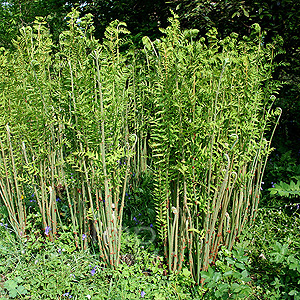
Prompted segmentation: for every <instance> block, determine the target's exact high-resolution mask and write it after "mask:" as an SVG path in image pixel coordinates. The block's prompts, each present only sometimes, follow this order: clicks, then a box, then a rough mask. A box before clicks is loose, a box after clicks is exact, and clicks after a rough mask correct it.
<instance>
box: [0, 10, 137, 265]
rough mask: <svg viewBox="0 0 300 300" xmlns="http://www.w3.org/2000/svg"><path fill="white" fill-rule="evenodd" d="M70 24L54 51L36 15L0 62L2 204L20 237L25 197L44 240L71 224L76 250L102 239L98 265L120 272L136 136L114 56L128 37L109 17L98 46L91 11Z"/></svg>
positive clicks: (124, 70)
mask: <svg viewBox="0 0 300 300" xmlns="http://www.w3.org/2000/svg"><path fill="white" fill-rule="evenodd" d="M67 19H68V26H69V29H68V30H67V31H64V32H62V34H61V35H60V43H59V46H58V47H57V48H55V47H54V45H53V43H52V41H51V38H50V36H49V34H48V32H47V29H46V28H45V26H44V22H43V20H42V19H37V21H36V25H35V26H34V28H31V27H27V28H23V29H22V30H21V35H20V36H19V38H18V39H17V40H16V41H15V46H16V48H17V49H16V51H15V53H12V54H9V53H4V54H3V56H2V57H1V58H2V60H3V61H5V60H6V62H7V63H8V66H5V67H4V68H3V69H1V72H2V75H3V78H2V82H1V84H2V85H3V86H5V89H4V92H3V94H2V97H1V105H2V108H3V110H2V113H1V126H2V128H3V130H2V131H1V135H2V137H1V138H2V139H3V141H2V142H1V153H2V156H1V161H0V162H1V171H2V173H1V178H0V179H1V199H2V200H3V201H4V204H5V206H6V207H7V209H8V213H9V215H10V218H11V222H12V223H15V224H16V226H17V232H18V233H19V235H21V233H22V235H26V233H25V232H24V230H25V228H26V205H25V200H26V199H25V198H26V197H28V191H31V192H32V193H33V199H34V201H36V205H35V209H36V210H37V211H38V212H40V214H41V215H42V220H43V224H41V227H42V228H43V230H44V231H45V235H46V236H49V237H50V238H51V239H52V240H55V238H56V236H57V235H58V234H59V232H62V231H64V230H65V228H66V225H70V226H71V228H72V231H73V233H74V239H75V241H76V245H77V247H79V248H86V247H87V242H88V240H89V239H90V238H94V239H96V240H98V244H99V249H100V256H101V258H102V260H103V261H104V262H105V263H107V264H109V265H111V266H114V267H116V266H117V265H118V263H119V252H120V241H121V232H122V214H123V208H124V201H125V192H126V188H127V181H128V174H129V168H130V164H131V163H130V159H131V157H132V155H133V149H134V147H135V144H136V140H137V136H136V135H135V134H133V135H132V134H131V129H130V128H129V125H128V111H129V107H130V106H131V97H130V95H131V93H132V87H131V86H132V83H131V82H132V80H131V79H130V77H131V76H132V72H133V71H132V68H131V67H130V66H128V65H126V64H127V61H126V59H127V58H126V57H125V56H124V55H123V54H121V53H120V50H119V49H120V47H121V46H123V45H125V43H126V39H125V38H124V37H125V35H126V34H128V33H129V32H128V30H127V29H126V27H125V26H126V25H125V24H124V23H122V22H119V21H114V22H112V23H111V25H110V26H109V27H108V28H107V31H106V33H105V39H104V41H103V44H99V43H98V42H97V41H96V40H95V39H94V38H93V36H92V32H93V26H92V22H91V15H87V16H86V17H83V18H81V19H80V22H78V20H79V13H78V12H77V11H75V10H74V11H72V13H70V14H69V15H68V16H67ZM9 77H11V79H10V78H9ZM10 80H11V82H10ZM128 82H130V83H129V84H128ZM6 128H7V129H6ZM133 133H134V132H133ZM4 140H6V141H7V142H6V143H4ZM12 141H13V142H12ZM26 193H27V195H26ZM10 194H13V195H14V197H10ZM61 200H62V202H63V204H59V201H61ZM62 208H64V212H63V211H62V210H61V209H62ZM65 210H67V213H66V212H65ZM62 215H66V216H65V217H64V219H63V218H62ZM21 231H22V232H21Z"/></svg>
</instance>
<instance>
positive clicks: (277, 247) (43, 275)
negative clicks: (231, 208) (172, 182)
mask: <svg viewBox="0 0 300 300" xmlns="http://www.w3.org/2000/svg"><path fill="white" fill-rule="evenodd" d="M138 228H141V226H140V225H135V226H134V228H133V230H132V231H131V232H130V231H126V233H125V234H124V235H123V239H124V240H123V242H122V249H121V255H122V263H121V265H120V268H119V269H118V270H117V271H112V270H111V269H110V268H107V267H105V266H104V265H101V263H99V258H98V256H97V255H95V254H93V252H92V251H85V252H83V251H81V252H80V251H79V252H78V251H75V250H72V249H70V248H69V246H70V242H69V240H68V239H67V237H61V239H60V240H58V241H57V242H56V243H52V242H50V241H49V240H46V241H44V240H43V241H39V240H36V239H34V238H30V237H29V238H28V240H26V241H24V240H23V241H21V240H18V239H16V236H15V235H14V234H13V232H11V228H10V227H9V226H8V225H7V224H3V223H1V227H0V234H1V239H0V266H1V267H0V273H1V277H2V280H1V285H0V287H1V289H0V291H1V295H2V298H0V299H68V298H72V299H140V298H144V299H157V300H159V299H243V298H244V299H299V298H300V290H299V281H300V257H299V250H300V242H299V241H300V236H299V232H300V231H299V229H300V223H299V214H298V215H297V214H295V215H292V216H291V213H290V210H284V209H283V210H281V211H277V210H269V209H260V210H259V214H258V218H257V220H256V222H255V224H254V225H253V227H251V228H249V230H246V231H245V234H243V235H242V236H240V238H239V242H238V243H237V244H236V245H235V247H234V248H233V250H232V251H229V250H227V249H225V248H222V250H221V251H220V252H219V254H218V259H217V260H216V262H215V264H214V265H212V266H211V267H210V268H209V269H208V271H207V272H203V273H202V277H203V278H204V279H205V281H204V282H205V285H204V286H203V287H199V286H197V285H195V282H194V280H193V279H192V277H191V273H190V272H189V271H188V269H187V268H184V269H183V271H182V272H181V273H180V274H179V275H170V274H168V273H167V266H166V265H165V263H164V260H163V257H162V256H161V251H160V250H159V247H154V244H148V243H145V239H144V238H143V237H142V236H138V235H136V231H137V229H138ZM134 229H135V231H134Z"/></svg>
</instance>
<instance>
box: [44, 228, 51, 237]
mask: <svg viewBox="0 0 300 300" xmlns="http://www.w3.org/2000/svg"><path fill="white" fill-rule="evenodd" d="M50 230H51V228H50V226H46V228H45V234H46V235H49V231H50Z"/></svg>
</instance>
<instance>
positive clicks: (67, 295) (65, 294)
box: [63, 293, 72, 298]
mask: <svg viewBox="0 0 300 300" xmlns="http://www.w3.org/2000/svg"><path fill="white" fill-rule="evenodd" d="M63 297H69V298H72V296H71V295H70V294H69V293H64V294H63Z"/></svg>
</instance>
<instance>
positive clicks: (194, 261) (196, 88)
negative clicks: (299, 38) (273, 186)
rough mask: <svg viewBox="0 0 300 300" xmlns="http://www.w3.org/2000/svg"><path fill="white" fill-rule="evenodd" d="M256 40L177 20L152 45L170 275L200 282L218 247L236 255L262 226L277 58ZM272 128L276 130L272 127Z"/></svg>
mask: <svg viewBox="0 0 300 300" xmlns="http://www.w3.org/2000/svg"><path fill="white" fill-rule="evenodd" d="M255 30H256V31H257V32H256V34H257V35H258V38H256V39H255V40H254V41H251V40H249V41H248V42H245V41H238V40H237V36H235V35H232V36H231V37H228V38H226V39H225V40H224V41H222V42H219V41H218V40H217V38H216V34H217V32H216V31H215V30H211V31H210V32H209V33H208V34H207V44H206V43H205V40H204V39H203V38H201V39H200V40H198V41H194V37H195V36H196V35H197V33H198V31H196V30H191V31H185V32H181V31H180V28H179V22H178V20H177V18H174V19H171V25H170V26H169V27H168V28H167V29H165V30H162V32H163V33H164V34H165V36H164V37H163V38H161V39H160V40H156V41H154V42H152V41H150V40H149V39H148V38H147V37H145V38H144V39H143V41H144V44H145V59H146V62H147V65H148V74H149V75H148V76H149V78H150V79H149V83H148V85H149V89H148V90H149V93H150V95H151V96H149V97H151V98H152V99H153V105H152V106H148V113H149V117H150V118H151V132H150V135H151V148H152V152H153V160H154V162H155V177H156V190H155V195H156V207H157V221H158V230H159V235H160V238H161V239H162V241H163V243H164V246H165V254H166V257H167V261H168V264H169V269H170V271H173V272H178V271H179V270H180V269H181V268H182V262H183V260H184V256H185V254H188V257H189V265H190V270H191V271H192V273H193V274H194V277H195V278H196V280H197V281H198V282H199V281H200V271H201V270H202V269H204V270H206V269H207V268H208V265H209V263H212V262H213V261H214V259H215V258H216V254H217V251H218V249H219V247H220V245H225V246H227V247H228V248H229V249H231V248H232V246H233V243H234V241H235V239H236V238H237V236H238V235H239V233H240V232H241V230H242V228H243V226H244V224H245V223H246V222H249V221H252V220H253V219H254V218H255V212H256V209H257V205H258V201H259V192H260V187H261V180H262V174H263V171H264V166H265V161H266V157H267V155H268V154H269V152H270V141H268V140H266V138H265V133H266V132H267V131H268V130H269V127H270V124H273V121H274V118H275V117H276V115H278V112H277V111H276V112H272V111H271V106H272V102H273V98H272V97H271V98H270V95H271V93H272V92H276V88H277V86H276V85H275V86H274V84H273V83H271V81H270V76H271V75H270V74H271V66H270V64H271V62H272V57H271V56H270V55H271V54H270V53H271V52H270V51H269V49H263V48H262V46H261V36H260V32H259V28H258V27H255ZM270 122H271V123H270Z"/></svg>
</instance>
